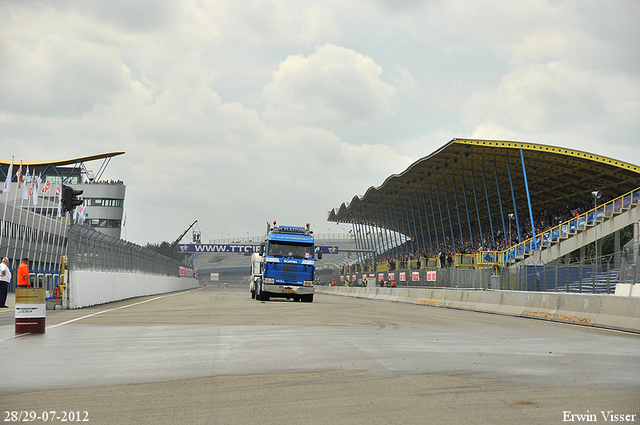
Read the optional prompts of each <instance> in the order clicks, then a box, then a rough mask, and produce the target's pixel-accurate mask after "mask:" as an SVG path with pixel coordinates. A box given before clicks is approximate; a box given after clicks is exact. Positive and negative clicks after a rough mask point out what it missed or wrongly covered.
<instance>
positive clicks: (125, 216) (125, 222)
mask: <svg viewBox="0 0 640 425" xmlns="http://www.w3.org/2000/svg"><path fill="white" fill-rule="evenodd" d="M125 224H127V215H126V214H125V215H124V220H122V227H124V225H125Z"/></svg>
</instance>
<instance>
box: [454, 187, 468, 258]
mask: <svg viewBox="0 0 640 425" xmlns="http://www.w3.org/2000/svg"><path fill="white" fill-rule="evenodd" d="M452 184H453V197H454V198H455V199H456V211H457V212H458V228H459V229H460V242H461V243H462V252H464V250H465V246H464V234H463V233H462V220H461V219H460V205H459V204H458V191H457V190H456V182H455V180H452Z"/></svg>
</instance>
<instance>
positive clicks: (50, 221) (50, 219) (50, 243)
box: [42, 186, 54, 289]
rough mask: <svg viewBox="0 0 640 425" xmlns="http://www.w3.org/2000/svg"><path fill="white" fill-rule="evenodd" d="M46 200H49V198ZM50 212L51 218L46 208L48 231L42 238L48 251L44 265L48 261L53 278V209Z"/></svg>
mask: <svg viewBox="0 0 640 425" xmlns="http://www.w3.org/2000/svg"><path fill="white" fill-rule="evenodd" d="M49 190H51V186H49ZM43 198H44V197H43ZM48 199H51V198H50V197H49V198H48ZM49 203H50V204H51V202H49ZM51 211H52V212H51V217H49V208H48V207H47V218H48V219H49V229H48V230H47V231H46V232H44V237H46V239H47V242H48V243H47V246H48V247H49V248H48V251H47V252H46V253H45V255H44V264H45V265H46V264H47V260H49V271H50V272H51V276H52V277H53V267H52V266H53V264H52V262H51V261H52V259H53V244H52V236H53V235H52V233H51V228H52V227H53V222H54V219H53V209H52V210H51ZM45 227H46V226H45ZM44 237H43V239H42V247H43V248H42V249H43V251H44ZM49 254H51V257H52V258H49ZM51 283H52V286H53V282H51ZM52 289H53V288H52Z"/></svg>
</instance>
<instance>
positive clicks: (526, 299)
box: [316, 286, 640, 333]
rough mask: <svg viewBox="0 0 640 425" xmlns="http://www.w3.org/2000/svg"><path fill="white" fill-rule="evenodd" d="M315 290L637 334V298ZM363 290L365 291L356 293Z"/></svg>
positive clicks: (426, 290) (639, 324) (639, 319)
mask: <svg viewBox="0 0 640 425" xmlns="http://www.w3.org/2000/svg"><path fill="white" fill-rule="evenodd" d="M334 288H336V287H324V286H320V287H316V291H317V292H319V293H325V294H332V295H343V296H358V297H361V298H367V299H374V300H382V301H394V302H403V303H409V304H416V305H424V306H433V307H446V308H456V309H462V310H469V311H476V312H481V313H496V314H504V315H508V316H519V317H527V318H535V319H541V320H549V321H554V322H562V323H573V324H580V325H587V326H595V327H603V328H608V329H618V330H624V331H631V332H639V333H640V298H638V297H624V296H619V295H617V296H616V295H608V294H603V295H600V294H572V293H560V292H522V291H477V290H464V289H433V288H343V287H339V288H336V289H334ZM358 289H364V290H365V291H362V292H360V291H358Z"/></svg>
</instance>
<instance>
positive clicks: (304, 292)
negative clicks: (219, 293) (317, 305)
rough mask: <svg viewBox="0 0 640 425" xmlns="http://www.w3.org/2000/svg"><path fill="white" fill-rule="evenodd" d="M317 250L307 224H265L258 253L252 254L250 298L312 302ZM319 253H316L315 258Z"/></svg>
mask: <svg viewBox="0 0 640 425" xmlns="http://www.w3.org/2000/svg"><path fill="white" fill-rule="evenodd" d="M315 257H316V249H315V244H314V240H313V232H312V231H311V230H310V226H309V223H307V225H306V226H305V227H293V226H277V225H276V222H275V221H274V222H273V226H271V225H269V224H267V235H266V237H265V240H264V242H262V243H261V244H260V252H258V253H253V254H252V255H251V278H250V284H249V289H250V291H251V298H254V299H256V300H259V301H269V299H270V298H276V297H277V298H286V299H293V300H294V301H302V302H313V294H314V291H315V288H314V283H315V274H316V273H315V272H316V267H315ZM321 258H322V252H320V251H319V252H318V259H321Z"/></svg>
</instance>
